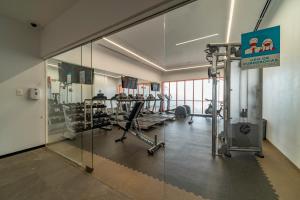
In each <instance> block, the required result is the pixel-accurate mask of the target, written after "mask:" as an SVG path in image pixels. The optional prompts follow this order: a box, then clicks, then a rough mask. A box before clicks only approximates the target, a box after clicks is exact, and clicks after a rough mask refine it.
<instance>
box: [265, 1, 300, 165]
mask: <svg viewBox="0 0 300 200" xmlns="http://www.w3.org/2000/svg"><path fill="white" fill-rule="evenodd" d="M299 9H300V1H299V0H284V1H281V0H274V1H273V3H272V4H271V7H270V10H269V12H268V13H267V15H266V16H265V19H264V20H263V24H262V27H271V26H276V25H280V27H281V35H280V37H281V66H280V67H274V68H268V69H264V96H263V98H264V104H263V107H264V110H263V113H264V117H265V118H266V119H267V120H268V129H267V138H268V140H269V141H270V142H271V143H273V144H274V145H275V146H276V147H277V148H278V149H279V150H280V151H281V152H282V153H283V154H284V155H286V156H287V157H288V158H289V159H290V160H291V161H292V162H293V163H294V164H295V165H296V166H297V167H298V168H300V123H299V122H300V120H299V112H300V67H299V57H300V46H299V44H300V26H299V22H298V20H297V19H300V12H299Z"/></svg>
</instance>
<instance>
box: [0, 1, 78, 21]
mask: <svg viewBox="0 0 300 200" xmlns="http://www.w3.org/2000/svg"><path fill="white" fill-rule="evenodd" d="M77 1H78V0H0V15H3V16H6V17H9V18H13V19H15V20H18V21H21V22H24V23H29V22H32V21H33V22H35V23H37V24H39V25H41V26H46V25H47V24H48V23H50V22H51V21H52V20H54V19H55V18H56V17H58V16H59V15H61V14H62V13H63V12H65V11H66V10H67V9H68V8H70V7H71V6H72V5H74V4H75V3H76V2H77Z"/></svg>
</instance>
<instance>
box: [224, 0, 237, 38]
mask: <svg viewBox="0 0 300 200" xmlns="http://www.w3.org/2000/svg"><path fill="white" fill-rule="evenodd" d="M234 4H235V0H231V1H230V11H229V21H228V27H227V37H226V43H229V38H230V32H231V26H232V18H233V11H234Z"/></svg>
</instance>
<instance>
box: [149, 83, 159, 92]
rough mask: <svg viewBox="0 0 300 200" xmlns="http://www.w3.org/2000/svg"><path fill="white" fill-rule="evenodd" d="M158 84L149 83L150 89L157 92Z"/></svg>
mask: <svg viewBox="0 0 300 200" xmlns="http://www.w3.org/2000/svg"><path fill="white" fill-rule="evenodd" d="M159 90H160V84H159V83H151V91H155V92H159Z"/></svg>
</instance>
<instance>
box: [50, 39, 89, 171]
mask: <svg viewBox="0 0 300 200" xmlns="http://www.w3.org/2000/svg"><path fill="white" fill-rule="evenodd" d="M87 46H90V44H87V45H85V46H82V47H79V48H76V49H73V50H71V51H68V52H66V53H63V54H60V55H58V56H56V57H54V58H52V59H49V60H47V62H46V63H47V80H48V81H47V83H48V84H47V86H48V87H47V96H48V97H47V98H48V137H47V139H48V140H47V147H48V148H49V149H51V150H53V151H55V152H57V153H59V154H61V155H63V156H65V157H66V158H68V159H70V160H72V161H74V162H76V163H78V164H80V165H83V166H87V167H90V168H92V149H91V147H92V144H91V141H92V139H91V138H92V131H91V130H90V129H88V127H90V124H89V123H90V122H88V121H87V114H86V110H85V106H84V105H85V104H84V102H85V100H86V99H91V98H92V84H93V70H92V68H91V61H90V62H88V59H89V58H90V56H89V55H88V54H90V53H88V52H90V51H86V50H88V49H89V50H90V48H88V47H87ZM70 55H72V56H70ZM83 62H84V63H85V65H83Z"/></svg>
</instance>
